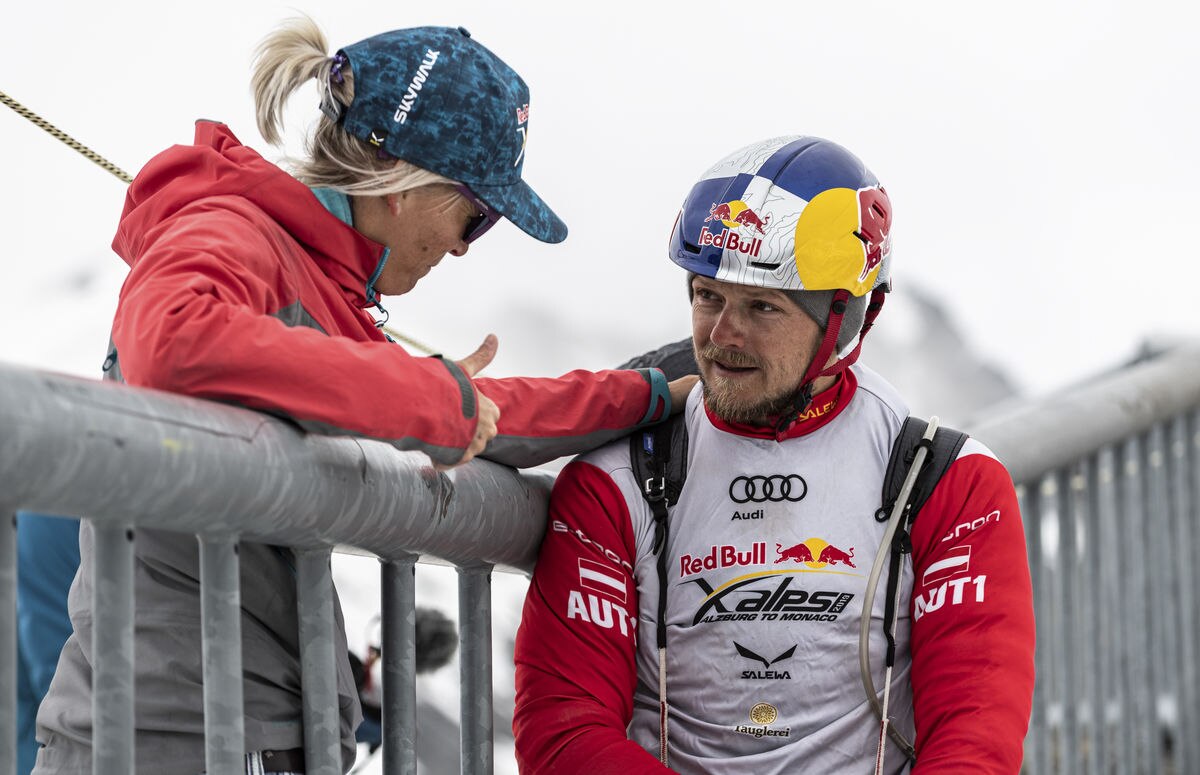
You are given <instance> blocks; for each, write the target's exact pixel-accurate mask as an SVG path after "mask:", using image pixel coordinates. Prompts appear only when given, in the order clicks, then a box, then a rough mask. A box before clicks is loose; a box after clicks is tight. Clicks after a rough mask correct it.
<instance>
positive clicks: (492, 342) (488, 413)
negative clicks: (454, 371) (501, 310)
mask: <svg viewBox="0 0 1200 775" xmlns="http://www.w3.org/2000/svg"><path fill="white" fill-rule="evenodd" d="M499 347H500V340H498V339H497V338H496V335H495V334H488V335H487V336H485V337H484V338H483V344H481V345H479V348H478V349H477V350H475V352H473V353H471V354H470V355H468V356H467V357H466V358H463V359H462V360H460V361H456V363H457V364H458V367H459V368H460V369H462V370H463V372H464V373H465V374H466V375H467V377H474V376H475V375H476V374H478V373H479V372H481V371H483V369H484V367H485V366H487V365H488V364H489V363H491V362H492V359H493V358H495V357H496V350H497V349H499ZM475 403H476V414H477V415H478V417H479V420H478V421H477V422H476V424H475V436H474V438H472V439H471V443H470V445H469V446H468V447H467V451H466V453H464V454H463V456H462V459H461V460H459V461H458V462H457V463H455V464H454V465H452V466H445V465H434V468H436V469H437V470H439V471H445V470H447V469H450V468H453V467H454V466H461V465H462V464H463V463H466V462H469V461H470V460H471V459H472V458H474V457H475V456H476V455H478V454H479V453H480V452H483V450H484V449H485V448H486V447H487V445H488V442H490V441H491V440H492V439H494V438H495V437H496V433H497V430H498V428H497V425H498V424H499V422H500V407H498V406H496V402H495V401H493V400H492V399H490V398H488V397H487V396H485V395H484V394H483V393H481V392H480V391H479V388H476V389H475Z"/></svg>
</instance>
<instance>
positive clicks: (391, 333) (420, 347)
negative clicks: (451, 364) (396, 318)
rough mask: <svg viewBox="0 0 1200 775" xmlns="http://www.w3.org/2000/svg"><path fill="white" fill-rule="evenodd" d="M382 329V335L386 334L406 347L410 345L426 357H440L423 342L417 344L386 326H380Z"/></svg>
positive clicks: (410, 338)
mask: <svg viewBox="0 0 1200 775" xmlns="http://www.w3.org/2000/svg"><path fill="white" fill-rule="evenodd" d="M382 328H383V333H385V334H387V335H388V336H390V337H391V338H393V339H397V340H399V341H401V342H404V343H405V344H407V345H411V346H412V347H413V349H416V350H420V351H421V352H423V353H425V354H426V355H440V354H441V353H439V352H438V351H437V350H435V349H433V348H432V347H430V346H429V345H427V344H424V343H423V342H418V341H417V340H416V339H413V338H412V337H411V336H405V335H404V334H402V333H400V332H399V331H397V330H396V329H394V328H389V327H388V326H382Z"/></svg>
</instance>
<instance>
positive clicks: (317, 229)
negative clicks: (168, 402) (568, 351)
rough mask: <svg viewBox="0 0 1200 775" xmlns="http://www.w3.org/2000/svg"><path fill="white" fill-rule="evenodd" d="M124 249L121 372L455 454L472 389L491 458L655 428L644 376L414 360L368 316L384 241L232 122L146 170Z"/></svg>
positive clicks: (548, 452)
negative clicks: (262, 151) (481, 407)
mask: <svg viewBox="0 0 1200 775" xmlns="http://www.w3.org/2000/svg"><path fill="white" fill-rule="evenodd" d="M113 249H114V250H115V251H116V252H117V253H118V254H119V255H120V256H121V257H122V258H123V259H125V261H126V263H128V264H129V266H130V272H129V276H128V278H127V279H126V281H125V285H124V287H123V288H122V289H121V295H120V301H119V303H118V307H117V313H116V318H115V320H114V323H113V333H112V337H113V344H114V347H115V351H116V353H115V355H116V356H117V357H116V358H112V357H111V356H110V360H111V361H113V362H114V363H117V362H119V372H118V373H119V376H120V377H122V378H123V379H124V380H125V381H126V382H127V383H129V384H131V385H140V386H144V387H152V388H159V389H162V390H169V391H172V392H176V393H184V394H187V395H191V396H196V397H200V398H207V399H213V400H217V401H225V402H229V403H234V404H239V405H242V406H247V407H250V408H253V409H259V410H263V411H267V412H271V413H274V414H281V415H285V416H287V417H289V418H292V419H294V420H296V421H299V422H300V423H301V424H302V425H304V426H305V427H307V428H309V429H314V430H320V431H325V432H331V433H346V434H354V435H363V436H368V437H372V438H376V439H382V440H385V441H388V442H390V443H392V444H393V445H395V446H396V447H398V448H400V449H413V450H421V451H423V452H426V453H428V454H429V456H430V457H431V458H432V459H433V460H435V461H437V462H439V463H447V464H448V463H454V462H457V461H458V460H459V459H460V458H461V457H462V455H463V453H464V451H465V449H466V447H467V446H468V445H469V443H470V441H471V439H472V437H473V435H474V433H475V425H476V421H477V417H476V412H475V401H476V388H478V389H479V390H482V391H483V393H484V394H485V395H487V396H488V397H489V398H491V399H492V400H493V401H495V402H496V404H497V405H498V406H499V407H500V410H501V419H500V423H499V435H498V436H497V437H496V439H494V440H493V442H492V443H491V445H489V447H488V453H487V454H485V456H487V457H491V458H492V459H494V460H498V462H502V463H508V464H511V465H518V466H528V465H536V464H538V463H541V462H545V461H547V460H551V459H554V458H555V457H558V456H560V455H563V454H569V453H571V452H577V451H580V450H582V449H585V448H589V447H592V446H596V445H598V444H600V443H601V442H603V441H606V440H607V439H609V438H612V437H615V436H616V435H619V434H620V433H621V432H624V431H627V430H628V429H629V428H631V427H633V426H636V425H637V424H638V423H639V422H640V421H642V420H643V419H645V418H646V415H647V406H648V404H649V401H650V392H651V391H650V387H649V382H648V379H649V375H648V373H644V372H643V373H639V372H635V371H605V372H598V373H593V372H586V371H574V372H571V373H569V374H567V375H565V376H563V377H560V378H558V379H532V378H509V379H485V378H480V379H477V380H474V386H472V383H471V381H470V380H468V379H467V378H466V376H465V375H464V374H463V373H462V372H461V370H460V369H459V368H458V366H457V365H456V364H455V363H453V362H452V361H448V360H444V359H442V358H440V357H431V358H423V357H422V358H417V357H412V356H410V355H409V354H408V353H407V352H405V351H404V349H403V348H401V347H399V346H397V345H396V344H393V343H391V342H389V341H387V338H386V337H385V336H384V334H383V333H382V332H381V331H380V330H379V329H378V328H376V326H375V321H374V319H373V318H372V317H371V315H370V314H368V313H367V311H366V309H365V308H366V307H367V306H369V303H368V301H367V296H368V289H367V285H368V280H369V278H371V277H372V276H373V274H374V272H375V271H376V269H377V268H378V267H379V264H380V261H381V260H382V258H383V256H384V253H385V248H384V247H383V246H382V245H379V244H377V243H375V242H373V241H371V240H369V239H367V238H366V237H364V236H363V235H362V234H360V233H358V232H357V231H355V230H354V229H353V228H352V227H350V226H347V225H346V224H344V223H342V222H341V221H340V220H339V219H338V218H337V217H335V216H334V215H332V214H331V213H329V212H328V211H327V210H326V209H325V208H324V206H322V205H321V203H320V202H319V201H318V200H317V199H316V197H314V196H313V194H312V192H311V191H310V190H309V189H308V187H307V186H305V185H304V184H302V183H300V182H299V181H297V180H296V179H294V178H293V177H291V176H290V175H288V174H287V173H285V172H284V171H282V170H280V169H279V168H278V167H276V166H275V165H273V164H271V163H269V162H267V161H266V160H264V159H263V158H262V157H261V156H259V155H258V154H257V153H256V152H254V151H253V150H251V149H250V148H248V147H246V146H243V145H241V144H240V143H239V142H238V140H237V139H236V138H235V137H234V136H233V134H232V133H231V132H230V131H229V129H228V127H226V126H224V125H223V124H218V123H212V122H208V121H200V122H198V123H197V125H196V143H195V145H190V146H175V147H172V148H170V149H168V150H166V151H164V152H163V153H161V154H159V155H158V156H156V157H155V158H154V159H152V160H151V161H150V162H149V164H147V165H146V167H145V168H144V169H143V170H142V171H141V173H139V175H138V177H137V179H136V180H135V181H134V182H133V185H131V186H130V188H129V193H128V196H127V199H126V203H125V210H124V212H123V213H122V217H121V224H120V228H119V229H118V231H117V235H116V238H115V239H114V240H113Z"/></svg>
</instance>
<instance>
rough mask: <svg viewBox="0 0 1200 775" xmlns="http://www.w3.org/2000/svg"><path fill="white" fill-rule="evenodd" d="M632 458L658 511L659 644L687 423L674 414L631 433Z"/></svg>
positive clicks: (643, 489)
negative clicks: (670, 515) (671, 518)
mask: <svg viewBox="0 0 1200 775" xmlns="http://www.w3.org/2000/svg"><path fill="white" fill-rule="evenodd" d="M629 462H630V464H631V465H632V466H633V476H634V479H635V480H636V481H637V483H638V487H639V488H640V489H641V492H642V497H643V498H645V499H646V502H647V503H648V504H649V505H650V511H651V512H652V513H653V514H654V553H655V554H656V555H658V589H659V593H658V623H657V624H658V647H659V648H664V647H665V646H666V642H667V626H666V618H667V560H666V557H667V553H666V552H665V551H663V548H664V547H665V546H666V544H667V529H668V526H667V509H668V508H669V507H671V506H674V505H675V503H676V502H677V501H678V500H679V493H680V492H681V491H682V490H683V482H684V480H685V479H686V478H687V425H685V424H684V421H683V413H682V412H680V413H679V414H675V415H672V416H671V417H670V418H669V419H667V420H666V421H664V422H661V423H658V424H657V425H653V426H651V427H649V428H646V429H644V430H642V431H639V432H636V433H633V434H631V435H630V437H629Z"/></svg>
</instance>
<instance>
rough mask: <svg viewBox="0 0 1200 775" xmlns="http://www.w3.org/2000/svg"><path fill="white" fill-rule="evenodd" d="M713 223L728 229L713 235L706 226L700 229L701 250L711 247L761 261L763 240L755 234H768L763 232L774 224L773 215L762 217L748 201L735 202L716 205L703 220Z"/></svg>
mask: <svg viewBox="0 0 1200 775" xmlns="http://www.w3.org/2000/svg"><path fill="white" fill-rule="evenodd" d="M712 221H716V222H718V223H720V224H721V225H722V226H724V227H725V228H724V229H722V230H721V231H720V232H719V233H715V234H714V233H713V232H712V231H710V230H709V228H708V227H707V226H704V227H701V229H700V239H699V240H698V243H699V245H700V247H704V246H706V245H712V246H713V247H718V248H725V249H726V250H736V251H737V252H739V253H745V254H746V255H748V256H751V257H753V258H758V255H759V253H761V252H762V240H761V239H759V238H758V237H755V236H754V234H755V233H756V232H757V233H758V234H765V233H766V232H765V231H763V229H764V227H766V225H767V224H768V223H770V222H771V216H770V214H768V215H767V216H766V217H765V218H763V217H760V216H759V214H758V213H756V212H754V210H753V209H751V208H750V207H749V206H748V205H747V204H746V203H745V202H743V201H742V200H740V199H734V200H733V201H731V202H714V203H713V206H712V207H710V208H709V209H708V217H707V218H705V219H704V222H705V223H710V222H712Z"/></svg>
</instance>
